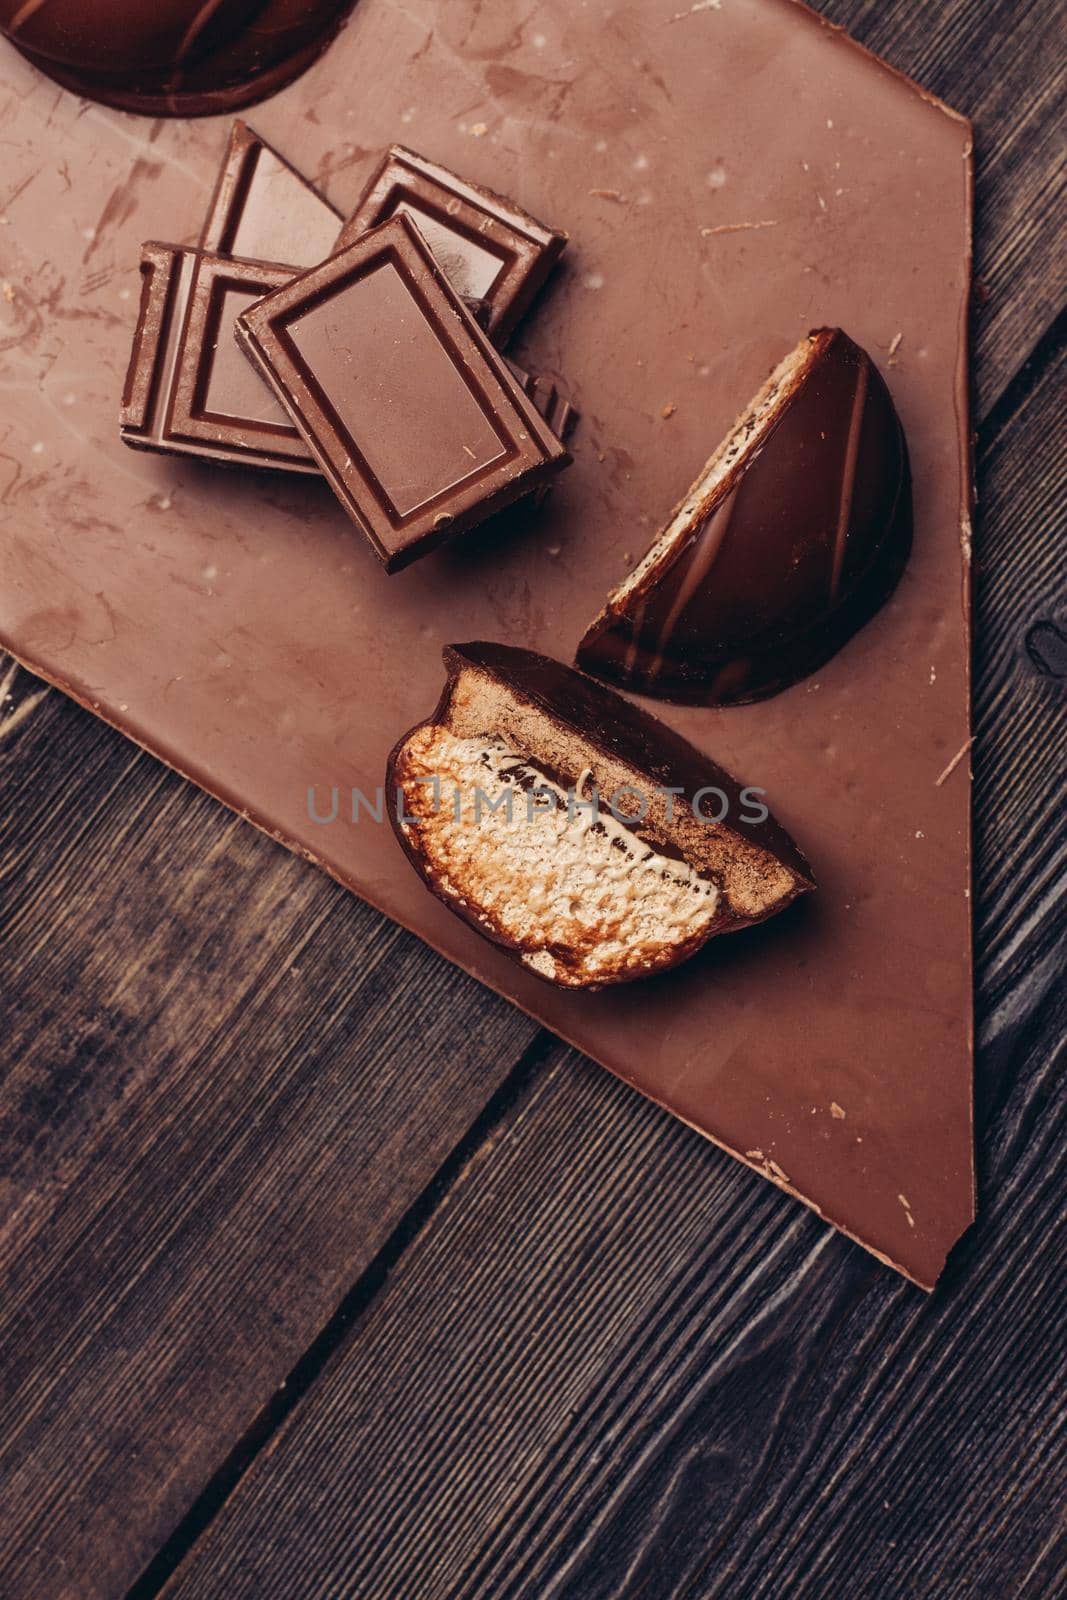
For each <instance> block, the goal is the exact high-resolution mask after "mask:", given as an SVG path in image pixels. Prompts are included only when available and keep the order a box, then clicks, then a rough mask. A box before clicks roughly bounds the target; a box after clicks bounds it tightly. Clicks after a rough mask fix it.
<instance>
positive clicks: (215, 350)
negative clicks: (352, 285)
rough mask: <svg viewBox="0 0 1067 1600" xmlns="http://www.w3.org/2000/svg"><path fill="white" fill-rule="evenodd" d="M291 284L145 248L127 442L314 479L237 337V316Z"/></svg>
mask: <svg viewBox="0 0 1067 1600" xmlns="http://www.w3.org/2000/svg"><path fill="white" fill-rule="evenodd" d="M292 276H293V272H292V268H290V267H283V266H275V265H272V264H270V263H267V262H262V261H238V260H235V259H234V258H233V257H231V256H220V255H213V254H208V253H206V252H204V251H201V250H184V249H181V248H180V247H179V246H177V245H169V244H157V243H150V244H146V245H145V246H144V247H143V250H142V252H141V307H140V312H139V315H138V319H137V331H136V333H135V335H134V341H133V350H132V352H131V355H130V365H129V369H128V371H127V374H126V384H125V388H124V390H123V396H122V414H121V424H120V432H121V436H122V439H123V442H124V443H126V444H128V445H131V446H133V448H134V449H140V450H159V451H163V452H164V453H168V454H175V455H193V456H199V457H200V458H201V459H203V460H207V461H217V462H221V463H223V464H228V465H232V464H242V465H245V466H253V467H273V468H278V469H281V470H283V471H288V472H310V473H315V472H317V471H318V467H317V465H316V463H315V460H314V458H313V457H312V455H311V452H310V451H309V450H308V448H307V445H306V444H305V443H304V441H303V439H302V438H301V436H300V433H299V432H298V430H297V429H296V428H295V427H294V426H293V423H292V421H291V420H290V418H289V417H288V415H287V414H286V412H285V411H284V410H283V408H282V407H281V406H280V405H279V404H278V402H277V400H276V399H275V397H274V395H273V394H272V393H271V391H270V390H269V389H268V388H267V386H266V384H264V383H262V382H261V381H260V379H259V378H257V376H256V374H255V373H254V372H253V371H252V369H251V367H250V366H249V365H248V362H247V361H246V360H245V359H244V357H243V356H242V354H241V352H240V350H239V349H238V347H237V343H236V341H235V339H234V336H233V327H234V320H235V318H236V316H237V314H238V312H240V311H243V310H244V309H245V307H246V306H249V305H252V304H254V303H255V301H257V300H259V299H261V298H262V296H263V295H264V294H266V293H267V292H268V291H269V290H271V289H277V288H279V287H281V285H282V284H285V283H288V282H289V281H290V280H291V278H292Z"/></svg>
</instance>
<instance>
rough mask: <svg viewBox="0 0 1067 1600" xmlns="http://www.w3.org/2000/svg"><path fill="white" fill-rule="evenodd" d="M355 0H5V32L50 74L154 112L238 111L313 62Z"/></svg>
mask: <svg viewBox="0 0 1067 1600" xmlns="http://www.w3.org/2000/svg"><path fill="white" fill-rule="evenodd" d="M353 4H354V0H218V3H216V4H205V3H204V0H151V3H149V0H45V3H44V4H34V3H33V0H28V3H27V0H0V32H2V33H4V34H6V36H7V37H8V38H9V39H10V40H11V42H12V44H14V45H15V46H16V47H17V48H18V49H19V50H20V51H21V52H22V54H23V55H24V56H26V58H27V59H28V60H29V61H32V62H33V64H34V66H36V67H37V68H38V69H39V70H40V71H41V72H44V73H46V74H47V75H48V76H49V77H50V78H53V79H54V80H55V82H56V83H60V84H62V85H63V87H64V88H66V89H70V90H72V91H73V92H74V93H75V94H78V95H84V96H85V97H86V98H87V99H89V100H99V101H102V102H103V104H104V105H109V106H118V107H120V108H121V109H122V110H124V111H140V112H143V113H145V114H146V115H150V116H159V117H178V116H182V117H192V116H201V115H209V114H217V113H221V112H225V111H236V110H237V109H238V108H239V107H241V106H246V105H250V104H251V103H252V101H254V100H261V99H263V98H264V97H265V96H266V95H269V94H274V93H275V92H276V91H277V90H278V89H281V88H282V87H284V85H285V84H287V83H290V82H292V80H293V79H294V78H297V77H299V76H300V74H301V73H302V72H304V71H306V69H307V68H308V67H309V66H310V65H311V63H312V62H313V61H314V60H315V59H316V58H317V57H318V56H320V55H321V54H322V52H323V50H325V48H326V46H327V45H328V44H329V43H330V41H331V40H332V39H333V37H334V35H335V34H336V33H337V31H338V29H339V28H340V26H341V24H342V23H343V22H344V20H345V18H346V17H347V15H348V13H349V12H350V11H351V9H352V6H353Z"/></svg>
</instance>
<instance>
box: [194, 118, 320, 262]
mask: <svg viewBox="0 0 1067 1600" xmlns="http://www.w3.org/2000/svg"><path fill="white" fill-rule="evenodd" d="M343 220H344V219H343V218H342V216H341V214H340V212H339V211H335V210H334V208H333V206H331V204H330V202H329V201H328V200H327V199H325V198H324V196H323V195H321V194H320V193H319V191H318V190H317V189H315V188H313V187H312V185H311V184H310V183H308V181H307V179H306V178H302V177H301V175H300V173H299V172H297V170H296V168H295V167H292V166H290V164H289V162H288V161H286V160H285V157H284V156H281V155H279V154H278V152H277V150H275V149H274V148H273V147H272V146H271V145H269V144H268V143H267V141H266V140H265V139H262V138H261V137H260V136H259V134H258V133H256V132H255V131H254V130H253V129H252V128H250V127H249V126H248V124H247V123H246V122H242V121H241V120H240V118H238V120H237V121H236V122H235V123H234V125H233V127H232V129H231V131H230V143H229V147H228V148H227V151H226V155H225V158H224V160H223V163H222V167H221V170H220V172H219V176H218V180H217V182H216V184H215V192H214V195H213V196H212V200H211V205H210V207H209V209H208V214H207V218H206V220H205V222H204V226H203V229H202V230H201V233H200V248H201V249H202V250H212V251H216V252H218V253H219V254H221V255H231V256H242V257H244V258H245V259H246V260H252V261H278V262H282V263H284V264H286V265H289V266H291V267H292V268H293V269H294V270H296V269H298V268H301V267H313V266H314V265H315V263H316V262H318V261H323V260H325V258H326V257H327V256H328V255H329V254H330V252H331V250H333V249H334V247H335V246H336V244H337V237H338V234H339V233H340V231H341V226H342V223H343Z"/></svg>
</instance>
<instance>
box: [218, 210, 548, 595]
mask: <svg viewBox="0 0 1067 1600" xmlns="http://www.w3.org/2000/svg"><path fill="white" fill-rule="evenodd" d="M236 328H237V334H238V337H239V339H240V340H241V341H242V342H243V344H244V347H245V349H246V351H247V353H248V355H249V357H250V359H251V360H252V361H253V362H254V363H255V365H256V366H257V367H258V369H259V370H260V372H261V373H262V374H263V376H264V377H265V378H266V379H267V381H268V383H270V384H271V386H272V387H273V389H274V391H275V393H276V394H277V395H278V398H279V399H280V400H281V402H282V404H283V405H284V406H285V408H286V410H287V411H288V412H289V414H290V416H291V417H292V419H293V421H294V422H295V423H296V424H297V426H298V427H299V429H300V431H301V433H302V434H303V435H304V437H305V439H306V440H307V442H308V444H309V445H310V447H311V450H312V452H313V454H314V455H315V457H316V459H317V461H318V463H319V465H320V466H321V468H322V470H323V472H324V473H325V475H326V477H327V479H328V481H329V483H330V484H331V486H332V488H333V490H334V492H335V494H336V495H337V497H338V499H339V500H340V501H341V504H342V505H343V506H344V508H345V510H346V511H347V512H348V514H349V516H350V517H351V518H352V520H353V522H354V523H355V524H356V526H357V527H358V528H359V529H360V530H361V531H362V532H363V533H364V534H365V535H366V537H367V539H368V541H369V542H370V544H371V547H372V548H373V550H374V551H375V553H376V555H377V556H378V558H379V560H381V562H382V563H383V565H384V566H385V568H386V570H387V571H389V572H394V571H397V570H398V569H399V568H400V567H403V566H406V565H407V564H408V563H409V562H411V561H414V560H416V559H417V558H418V557H419V556H422V555H425V554H426V552H427V551H428V550H430V549H432V548H433V547H434V546H435V545H438V544H440V543H441V542H442V541H443V540H445V539H447V538H451V537H452V536H453V535H455V534H457V533H460V532H462V531H463V530H464V529H465V528H469V527H472V526H473V525H474V524H475V523H478V522H481V521H483V520H484V519H485V518H486V517H488V516H490V515H491V514H492V513H493V512H494V511H497V510H500V509H501V508H502V507H503V506H505V505H508V504H510V503H511V502H512V501H513V500H517V499H518V498H519V497H520V496H521V495H524V494H527V493H529V492H530V491H531V490H533V489H535V488H537V487H538V485H539V484H541V483H543V482H545V481H546V480H547V479H548V478H549V477H550V476H551V475H552V474H554V473H555V472H557V471H559V470H560V468H562V467H564V466H566V465H567V463H568V462H569V460H570V457H569V455H568V453H567V451H566V450H565V448H564V447H563V445H562V444H561V443H560V442H559V440H558V439H557V438H556V436H555V434H554V433H553V432H552V431H551V429H550V428H549V427H548V426H547V425H546V424H545V422H544V420H543V418H542V417H541V416H540V414H539V412H538V411H537V408H536V407H535V406H534V405H533V403H532V402H531V401H530V400H529V399H528V398H527V397H526V396H525V395H524V394H523V392H522V389H521V388H520V386H519V385H518V383H517V382H516V380H515V379H514V377H513V376H512V375H511V373H510V372H509V371H508V369H507V367H506V366H505V364H504V362H503V360H502V358H501V357H500V356H499V355H497V353H496V351H495V350H494V349H493V347H492V345H491V344H490V343H489V341H488V339H487V338H486V336H485V335H484V334H483V333H482V331H481V329H480V328H479V327H478V326H477V324H476V323H475V321H474V319H473V318H472V317H471V316H470V314H469V313H468V311H467V309H466V307H465V306H464V304H463V302H462V300H461V299H460V297H459V296H458V294H457V293H456V292H455V291H454V290H453V289H452V288H451V287H450V286H449V284H448V282H447V280H446V278H445V275H444V273H443V272H442V270H441V268H440V266H439V265H438V263H437V262H436V260H435V259H434V257H433V255H432V254H431V252H430V249H429V246H428V245H427V244H426V243H425V241H424V240H423V239H422V237H421V235H420V234H419V232H418V230H417V229H416V228H415V226H414V225H413V224H412V223H411V222H410V221H409V220H408V218H407V217H406V216H396V217H393V218H392V219H391V220H390V221H389V222H386V223H383V224H382V225H381V226H380V227H378V228H375V229H373V230H372V231H371V232H369V233H365V234H363V235H362V237H361V238H360V239H359V241H358V242H357V243H356V244H354V245H351V246H350V247H349V248H348V249H347V250H344V251H342V252H340V253H339V254H338V255H336V256H333V257H332V258H331V259H330V260H329V261H326V262H323V263H322V264H321V265H320V266H318V267H313V268H312V269H311V270H310V271H309V272H305V273H303V274H302V275H301V276H300V277H298V278H295V279H294V280H293V282H292V283H290V284H288V285H286V286H285V287H284V288H282V289H278V290H277V291H276V292H275V293H273V294H270V295H267V296H266V298H265V299H263V300H261V301H259V302H258V304H256V305H253V306H251V307H250V308H249V309H248V310H247V311H245V312H244V313H243V314H242V315H241V316H239V317H238V318H237V323H236Z"/></svg>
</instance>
